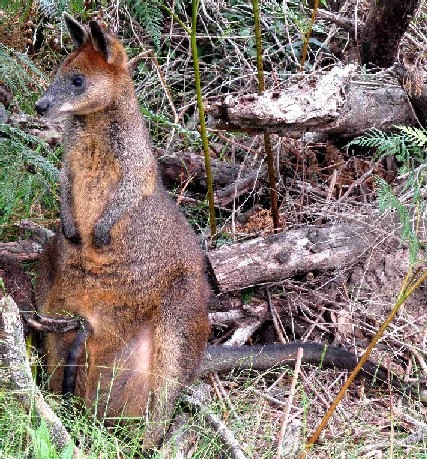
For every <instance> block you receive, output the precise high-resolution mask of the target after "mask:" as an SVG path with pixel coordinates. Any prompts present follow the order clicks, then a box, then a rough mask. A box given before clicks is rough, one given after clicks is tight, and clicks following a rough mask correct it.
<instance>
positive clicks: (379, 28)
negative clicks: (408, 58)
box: [360, 0, 420, 68]
mask: <svg viewBox="0 0 427 459" xmlns="http://www.w3.org/2000/svg"><path fill="white" fill-rule="evenodd" d="M419 4H420V0H405V1H402V0H375V1H374V2H372V6H371V9H370V11H369V15H368V19H367V21H366V24H365V27H364V28H363V31H362V35H361V37H360V42H361V45H360V58H361V61H362V65H370V64H373V65H375V66H378V67H384V68H386V67H390V66H391V65H393V63H394V61H395V60H396V56H397V52H398V48H399V43H400V40H401V39H402V37H403V34H404V33H405V31H406V29H407V28H408V26H409V23H410V22H411V19H412V17H413V15H414V14H415V12H416V11H417V8H418V6H419Z"/></svg>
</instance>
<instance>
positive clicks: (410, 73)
mask: <svg viewBox="0 0 427 459" xmlns="http://www.w3.org/2000/svg"><path fill="white" fill-rule="evenodd" d="M393 71H394V73H395V74H396V76H397V79H398V80H399V83H400V84H401V85H402V87H403V88H404V89H405V91H406V93H407V95H408V98H409V100H410V102H411V104H412V107H413V109H414V112H415V114H416V116H417V118H418V120H419V121H420V123H421V124H422V125H423V126H426V124H427V85H426V74H425V72H424V71H423V70H422V69H421V68H419V67H417V66H416V65H415V64H412V65H411V64H409V63H408V64H402V63H396V64H395V66H394V67H393Z"/></svg>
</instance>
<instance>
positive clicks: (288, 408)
mask: <svg viewBox="0 0 427 459" xmlns="http://www.w3.org/2000/svg"><path fill="white" fill-rule="evenodd" d="M302 355H303V349H302V347H300V348H299V349H298V351H297V357H296V361H295V372H294V377H293V378H292V382H291V388H290V391H289V397H288V403H287V405H286V409H285V413H284V415H283V421H282V425H281V427H280V433H279V438H278V442H277V454H276V459H280V458H281V457H282V447H283V440H284V438H285V433H286V428H287V426H288V419H289V413H290V412H291V407H292V403H293V401H294V396H295V388H296V385H297V381H298V376H299V372H300V370H301V359H302Z"/></svg>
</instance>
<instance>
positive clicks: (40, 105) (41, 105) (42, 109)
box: [35, 96, 50, 115]
mask: <svg viewBox="0 0 427 459" xmlns="http://www.w3.org/2000/svg"><path fill="white" fill-rule="evenodd" d="M49 106H50V103H49V98H48V97H45V96H43V97H41V98H40V99H39V100H38V101H37V102H36V105H35V109H36V112H37V113H38V114H39V115H45V114H46V113H47V111H48V110H49Z"/></svg>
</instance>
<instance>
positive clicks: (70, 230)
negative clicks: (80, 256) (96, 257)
mask: <svg viewBox="0 0 427 459" xmlns="http://www.w3.org/2000/svg"><path fill="white" fill-rule="evenodd" d="M61 230H62V234H63V235H64V236H65V238H66V239H68V240H69V241H70V242H72V243H73V244H80V243H81V242H82V239H81V236H80V233H79V232H78V231H77V228H76V227H75V226H72V225H64V224H63V223H62V224H61Z"/></svg>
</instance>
